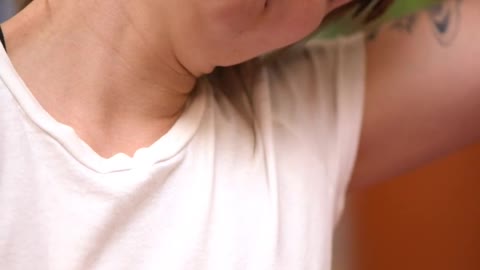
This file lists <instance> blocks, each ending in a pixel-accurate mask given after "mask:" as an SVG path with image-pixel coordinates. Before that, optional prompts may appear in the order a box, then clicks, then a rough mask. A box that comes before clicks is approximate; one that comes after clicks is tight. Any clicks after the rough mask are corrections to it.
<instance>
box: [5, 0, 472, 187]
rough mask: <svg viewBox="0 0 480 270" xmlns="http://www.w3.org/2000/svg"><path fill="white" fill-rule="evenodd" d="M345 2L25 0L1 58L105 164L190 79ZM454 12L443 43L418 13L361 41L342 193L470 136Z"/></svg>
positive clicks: (145, 131) (167, 109) (145, 137)
mask: <svg viewBox="0 0 480 270" xmlns="http://www.w3.org/2000/svg"><path fill="white" fill-rule="evenodd" d="M455 1H458V0H451V1H447V2H446V3H447V5H452V4H455V3H454V2H455ZM348 2H349V1H348V0H334V1H328V0H295V1H292V0H268V1H259V0H188V1H187V0H185V1H178V0H142V1H128V0H102V1H95V0H82V1H61V0H35V1H34V2H33V4H31V5H30V6H29V7H27V9H26V10H24V11H23V12H21V13H20V15H18V16H16V17H14V18H13V19H11V20H9V21H7V22H6V23H5V24H4V25H2V27H3V28H4V31H5V36H6V39H7V40H8V46H9V47H8V50H9V54H10V57H11V60H12V62H13V64H14V65H15V67H16V69H17V71H18V72H19V74H20V75H21V76H22V78H23V79H24V80H25V82H26V83H27V84H28V86H29V88H30V89H31V91H32V93H33V94H34V96H35V97H36V98H37V100H38V101H39V102H40V104H41V105H42V106H43V107H44V108H45V109H46V110H47V111H48V112H49V113H50V114H51V115H52V116H53V117H54V118H56V119H57V120H58V121H60V122H62V123H65V124H68V125H70V126H72V127H73V128H74V129H75V130H76V132H77V133H78V134H79V136H80V137H81V138H82V139H83V140H85V141H86V142H87V143H88V144H89V145H90V146H91V147H92V148H93V149H94V150H95V151H96V152H97V153H98V154H99V155H101V156H104V157H109V156H112V155H113V154H115V153H118V152H124V153H127V154H132V153H134V152H135V150H136V149H138V148H140V147H145V146H148V145H150V144H151V143H153V142H154V141H155V140H157V139H158V138H159V137H161V136H162V135H163V134H165V133H166V132H167V131H168V130H169V129H170V128H171V127H172V125H173V124H174V123H175V121H176V120H177V118H178V116H179V115H180V114H181V113H182V110H183V107H184V105H185V103H186V102H187V99H188V96H189V93H190V91H191V90H192V88H193V87H194V84H195V82H196V79H197V78H198V77H200V76H202V75H204V74H207V73H209V72H211V71H212V70H213V68H214V67H216V66H230V65H234V64H237V63H241V62H244V61H246V60H248V59H251V58H253V57H256V56H258V55H261V54H262V53H265V52H269V51H272V50H275V49H278V48H281V47H284V46H287V45H290V44H292V43H294V42H296V41H299V40H300V39H302V38H304V37H305V36H307V35H308V34H309V33H311V32H312V31H313V30H315V29H316V28H317V26H318V25H319V24H320V22H321V20H322V19H323V18H324V16H325V15H326V14H328V13H329V12H330V11H332V10H333V9H335V8H336V7H339V6H341V5H343V4H346V3H348ZM461 2H462V3H461V5H459V6H458V8H459V10H460V11H461V12H459V13H457V15H456V16H457V17H458V23H460V21H461V24H462V25H463V27H460V26H458V28H455V30H451V29H453V28H448V27H447V33H448V34H449V35H450V37H452V36H453V38H451V40H450V41H448V42H444V43H443V44H442V43H441V42H439V38H440V39H442V37H443V36H445V33H440V34H438V33H432V31H435V25H434V27H433V28H432V21H433V19H432V17H433V16H429V15H428V13H425V14H423V15H419V16H418V17H417V18H416V21H415V25H414V26H411V30H410V31H403V30H399V27H398V26H397V27H393V26H387V27H385V28H382V29H379V30H378V31H377V32H376V35H374V36H375V37H376V38H375V39H374V40H373V41H371V42H369V44H368V49H367V50H368V52H367V55H368V56H367V58H368V61H367V62H368V66H367V70H368V74H367V94H366V109H365V116H364V123H363V131H362V137H361V142H360V151H359V158H358V161H357V166H356V168H355V172H354V175H353V180H352V183H353V186H361V185H364V184H366V183H372V182H375V181H378V180H381V179H386V178H388V177H390V176H394V175H397V174H399V173H402V172H404V171H405V170H408V169H411V168H413V167H415V166H418V165H420V164H421V163H423V162H426V161H428V160H431V159H433V158H436V157H438V156H440V155H442V154H444V153H446V152H448V151H451V150H454V149H456V148H458V147H460V146H463V145H465V144H467V143H470V142H472V141H474V140H475V139H477V138H478V137H479V135H480V128H478V127H476V126H478V125H476V121H475V120H477V119H478V118H479V117H478V116H480V106H479V105H480V102H479V101H478V100H480V91H479V90H480V89H479V87H480V78H479V77H478V75H477V74H476V71H475V70H478V68H480V67H479V66H480V63H479V64H477V63H474V62H475V61H471V59H472V57H475V56H480V46H475V44H478V45H480V39H478V38H475V37H476V36H477V35H476V33H475V27H474V26H475V25H477V24H478V18H480V16H479V15H480V14H479V13H480V4H477V3H476V1H475V0H471V1H468V0H464V1H461ZM477 2H478V1H477ZM459 14H462V15H461V16H460V15H459ZM436 16H440V17H441V15H438V14H437V15H436ZM460 17H461V18H460ZM432 29H433V30H432ZM452 31H456V32H457V33H451V32H452ZM45 44H48V46H45ZM446 45H448V46H446ZM476 47H478V49H477V48H476ZM85 59H88V60H89V61H85ZM477 62H478V61H477ZM45 63H48V65H45ZM460 67H461V72H460V69H459V68H460ZM67 89H68V90H67ZM132 89H134V90H135V91H132Z"/></svg>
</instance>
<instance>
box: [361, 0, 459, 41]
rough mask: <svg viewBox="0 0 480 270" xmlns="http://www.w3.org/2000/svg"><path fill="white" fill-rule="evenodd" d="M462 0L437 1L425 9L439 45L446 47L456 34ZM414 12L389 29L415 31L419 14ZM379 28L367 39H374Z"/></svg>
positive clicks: (404, 31) (403, 31) (406, 31)
mask: <svg viewBox="0 0 480 270" xmlns="http://www.w3.org/2000/svg"><path fill="white" fill-rule="evenodd" d="M462 2H463V0H451V1H443V2H442V3H438V4H436V5H434V6H432V7H430V8H429V9H427V10H426V15H427V18H428V22H429V24H430V25H431V26H432V30H433V34H434V36H435V38H436V39H437V41H438V43H439V44H440V45H441V46H444V47H448V46H449V45H451V44H452V43H453V42H454V41H455V38H456V37H457V35H458V32H459V30H460V22H461V15H462V14H461V5H462ZM421 15H422V16H423V14H414V15H410V16H407V17H405V18H403V19H400V20H398V21H396V22H394V23H392V24H391V25H390V26H388V27H389V28H390V29H392V30H395V31H399V32H402V33H406V34H412V33H413V32H414V31H415V27H416V26H417V24H418V22H419V20H420V16H421ZM378 33H379V30H378V29H376V30H374V31H372V33H370V34H369V36H368V40H375V38H376V37H377V36H378Z"/></svg>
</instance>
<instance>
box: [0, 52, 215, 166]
mask: <svg viewBox="0 0 480 270" xmlns="http://www.w3.org/2000/svg"><path fill="white" fill-rule="evenodd" d="M0 80H1V81H3V83H4V84H5V85H6V86H7V88H8V89H9V90H10V92H11V93H12V95H13V97H14V98H15V99H16V101H17V102H18V104H19V106H20V108H21V109H22V110H23V112H24V113H25V115H26V116H27V117H28V118H29V119H30V120H31V121H32V122H33V123H34V124H35V125H36V126H38V127H39V128H40V129H41V130H42V131H43V132H45V133H46V134H47V135H48V136H50V137H52V138H53V139H55V140H56V141H57V142H58V143H59V144H60V145H61V146H62V147H63V148H64V149H65V150H66V151H67V152H68V153H69V154H70V155H71V156H72V157H74V158H75V159H76V160H77V161H78V162H80V163H81V164H83V165H84V166H86V167H87V168H89V169H91V170H93V171H96V172H98V173H111V172H118V171H125V170H131V169H134V168H138V167H145V166H151V165H153V164H155V163H159V162H163V161H167V160H169V159H171V158H173V157H174V156H176V155H177V154H178V153H179V152H180V151H181V150H182V149H184V147H185V146H186V145H187V144H188V142H189V141H190V140H191V138H192V137H193V136H194V134H195V132H196V130H197V129H198V127H199V125H200V122H201V119H202V117H203V114H204V112H205V110H206V106H207V94H206V92H208V91H209V88H210V84H209V83H208V82H207V80H206V79H201V80H199V82H198V84H197V89H196V90H195V91H194V93H193V95H192V98H191V100H190V102H189V104H187V106H186V108H185V110H184V112H183V113H182V115H181V116H180V117H179V119H178V120H177V121H176V122H175V124H174V125H173V127H172V128H171V129H170V130H169V131H168V132H167V133H166V134H165V135H163V136H162V137H161V138H159V139H158V140H157V141H155V142H154V143H153V144H152V145H150V146H149V147H145V148H140V149H138V150H137V151H136V152H135V154H134V155H133V156H128V155H126V154H123V153H119V154H116V155H114V156H112V157H110V158H104V157H102V156H100V155H98V154H97V153H96V152H95V151H94V150H93V149H92V148H91V147H90V146H89V145H88V144H87V143H85V142H84V141H83V140H82V139H81V138H80V137H79V136H78V135H77V133H76V132H75V130H74V129H73V128H72V127H70V126H68V125H65V124H62V123H60V122H58V121H57V120H55V119H54V118H53V117H52V116H51V115H50V114H49V113H48V112H47V111H46V110H45V109H44V108H43V107H42V106H41V105H40V103H39V102H38V101H37V99H36V98H35V97H34V96H33V94H32V92H31V91H30V90H29V88H28V86H27V85H26V84H25V82H24V81H23V79H22V78H21V77H20V76H19V74H18V73H17V71H16V69H15V67H14V66H13V64H12V62H11V61H10V59H9V57H8V55H7V53H6V52H5V50H4V48H3V47H1V46H0Z"/></svg>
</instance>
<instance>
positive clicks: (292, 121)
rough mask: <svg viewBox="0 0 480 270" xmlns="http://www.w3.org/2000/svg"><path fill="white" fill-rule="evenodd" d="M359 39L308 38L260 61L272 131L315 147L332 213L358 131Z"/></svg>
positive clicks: (339, 206)
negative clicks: (304, 41)
mask: <svg viewBox="0 0 480 270" xmlns="http://www.w3.org/2000/svg"><path fill="white" fill-rule="evenodd" d="M364 42H365V39H364V36H363V35H361V34H357V35H354V36H350V37H343V38H339V39H336V40H333V41H321V40H314V41H311V42H309V43H307V44H305V45H304V46H301V47H300V46H299V47H298V48H294V49H292V50H290V51H289V52H288V53H285V54H284V55H280V56H278V57H274V58H273V59H270V60H266V62H265V63H264V70H263V73H264V74H263V75H264V79H263V80H264V82H263V83H264V84H265V85H268V86H267V87H264V88H267V89H269V90H268V91H270V93H269V94H268V97H266V96H265V97H264V99H268V100H269V102H268V103H270V111H271V116H270V117H271V119H272V122H273V123H274V127H273V130H274V131H273V132H274V133H282V132H285V130H286V129H288V130H290V131H288V132H290V133H292V131H291V130H294V131H293V132H294V133H295V135H294V137H296V138H301V140H302V141H303V143H305V144H309V145H310V146H309V147H311V148H314V149H315V151H316V152H317V153H318V158H317V159H318V160H319V162H322V163H324V164H323V166H324V167H325V170H326V171H327V177H326V178H327V181H330V183H329V186H330V188H331V190H332V191H331V192H332V193H333V198H332V200H333V204H334V207H335V208H334V211H335V216H336V217H335V218H338V216H339V214H340V213H341V212H342V210H343V207H344V201H345V193H346V189H347V186H348V184H349V180H350V178H351V174H352V171H353V167H354V163H355V159H356V154H357V148H358V143H359V138H360V132H361V122H362V115H363V105H364V88H365V78H366V74H365V69H366V67H365V66H366V59H365V58H366V57H365V44H364ZM275 126H281V127H280V128H275ZM274 136H276V137H279V136H282V135H278V134H276V135H275V134H274ZM300 144H302V143H300Z"/></svg>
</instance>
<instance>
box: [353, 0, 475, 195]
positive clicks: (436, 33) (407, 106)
mask: <svg viewBox="0 0 480 270" xmlns="http://www.w3.org/2000/svg"><path fill="white" fill-rule="evenodd" d="M479 24H480V2H478V1H477V0H449V1H445V2H443V3H442V4H438V5H437V6H436V7H434V8H431V9H429V10H427V11H425V12H422V13H419V14H416V15H413V16H410V17H407V18H405V19H403V20H401V21H398V22H395V23H393V24H391V25H387V26H385V27H383V28H381V29H380V30H379V31H378V33H376V34H375V37H374V38H373V40H371V41H369V42H368V45H367V85H366V89H367V90H366V97H365V112H364V121H363V127H362V135H361V139H360V146H359V154H358V159H357V163H356V168H355V170H354V174H353V179H352V181H353V182H352V183H353V185H354V186H356V185H363V184H365V183H371V182H373V181H376V180H382V179H387V178H389V177H392V176H395V175H398V174H400V173H402V172H404V171H405V170H407V169H411V168H413V167H415V166H418V165H420V164H422V163H424V162H426V161H429V160H431V159H434V158H436V157H438V156H440V155H442V154H444V153H446V152H448V151H451V150H454V149H456V148H458V147H461V146H463V145H465V144H467V143H470V142H473V141H474V140H476V139H477V138H478V137H479V135H480V125H479V124H478V122H479V120H480V73H479V70H480V35H478V33H477V29H478V28H477V27H478V25H479Z"/></svg>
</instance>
